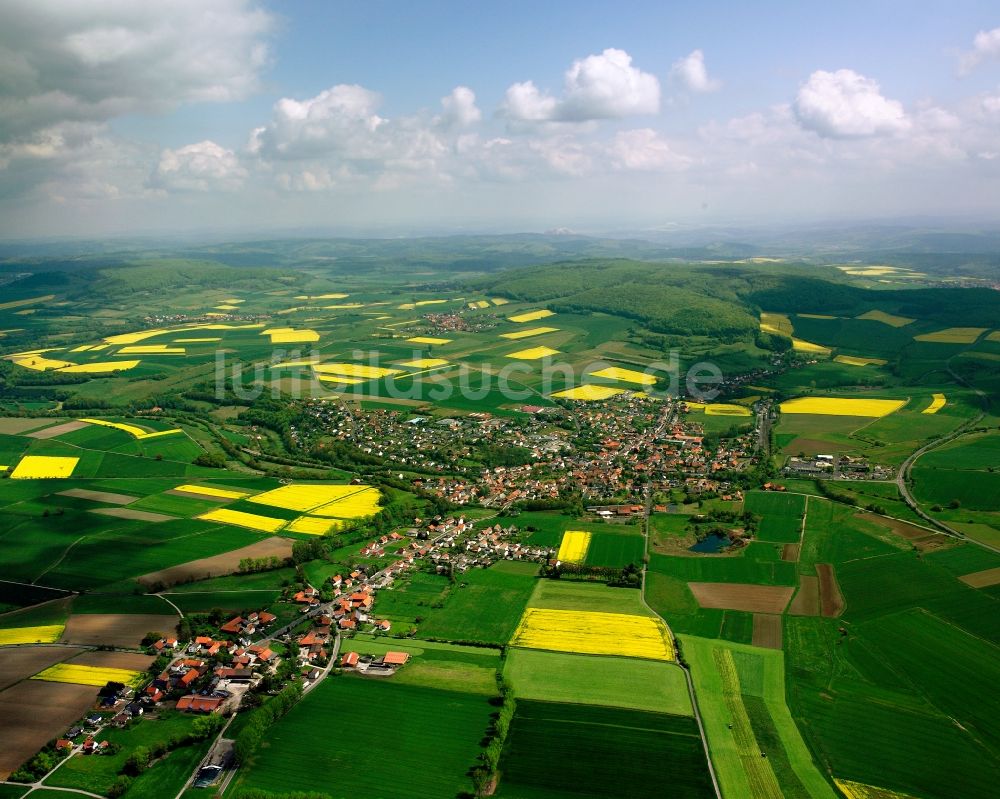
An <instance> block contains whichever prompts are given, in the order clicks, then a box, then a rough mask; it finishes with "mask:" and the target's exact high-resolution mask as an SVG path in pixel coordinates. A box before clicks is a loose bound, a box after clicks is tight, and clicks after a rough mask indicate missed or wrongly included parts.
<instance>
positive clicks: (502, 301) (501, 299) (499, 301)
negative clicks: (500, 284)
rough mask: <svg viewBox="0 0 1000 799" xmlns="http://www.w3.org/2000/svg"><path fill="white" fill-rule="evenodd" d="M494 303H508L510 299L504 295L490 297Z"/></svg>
mask: <svg viewBox="0 0 1000 799" xmlns="http://www.w3.org/2000/svg"><path fill="white" fill-rule="evenodd" d="M490 302H492V303H493V304H494V305H506V304H507V303H508V302H510V300H505V299H504V298H503V297H493V298H491V299H490Z"/></svg>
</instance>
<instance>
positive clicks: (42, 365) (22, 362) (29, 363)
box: [12, 355, 73, 372]
mask: <svg viewBox="0 0 1000 799" xmlns="http://www.w3.org/2000/svg"><path fill="white" fill-rule="evenodd" d="M12 360H13V361H14V363H16V364H17V365H18V366H23V367H24V368H25V369H33V370H35V371H36V372H44V371H45V370H46V369H65V368H66V367H67V366H73V362H72V361H57V360H55V359H54V358H43V357H41V356H39V355H27V356H24V357H21V358H13V359H12Z"/></svg>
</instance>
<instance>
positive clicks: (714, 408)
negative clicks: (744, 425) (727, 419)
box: [705, 402, 753, 416]
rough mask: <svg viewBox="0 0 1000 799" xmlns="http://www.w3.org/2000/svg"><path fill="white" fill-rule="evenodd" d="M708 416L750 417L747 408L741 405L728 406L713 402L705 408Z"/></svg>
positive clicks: (723, 403)
mask: <svg viewBox="0 0 1000 799" xmlns="http://www.w3.org/2000/svg"><path fill="white" fill-rule="evenodd" d="M705 413H706V415H708V416H752V415H753V414H751V413H750V409H749V408H744V407H743V406H742V405H730V404H728V403H725V402H713V403H710V404H708V405H706V406H705Z"/></svg>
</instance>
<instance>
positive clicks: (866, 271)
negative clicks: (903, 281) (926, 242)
mask: <svg viewBox="0 0 1000 799" xmlns="http://www.w3.org/2000/svg"><path fill="white" fill-rule="evenodd" d="M837 269H839V270H840V271H842V272H845V273H847V274H848V275H864V276H867V277H882V276H884V275H892V274H895V273H896V272H900V271H902V270H901V269H900V268H899V267H896V266H838V267H837Z"/></svg>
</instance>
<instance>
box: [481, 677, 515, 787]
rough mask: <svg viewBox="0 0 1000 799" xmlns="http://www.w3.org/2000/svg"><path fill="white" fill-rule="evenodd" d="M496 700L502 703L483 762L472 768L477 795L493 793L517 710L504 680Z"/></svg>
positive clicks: (508, 686)
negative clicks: (501, 757) (502, 754)
mask: <svg viewBox="0 0 1000 799" xmlns="http://www.w3.org/2000/svg"><path fill="white" fill-rule="evenodd" d="M494 701H497V702H499V703H500V710H499V712H498V713H497V714H496V717H495V718H494V719H493V724H492V726H491V728H490V733H489V738H488V742H487V744H486V748H485V750H484V751H483V756H482V757H483V763H482V765H480V766H477V767H476V768H474V769H473V770H472V783H473V785H474V786H475V788H476V796H491V795H492V794H493V791H494V789H495V787H496V780H497V778H498V769H499V766H500V755H501V753H502V752H503V746H504V742H505V741H506V740H507V735H508V734H509V733H510V725H511V722H513V720H514V713H515V711H516V710H517V701H516V700H515V699H514V692H513V691H512V690H511V688H510V685H508V684H507V683H506V682H504V681H502V680H501V681H500V695H499V696H498V697H497V699H496V700H494Z"/></svg>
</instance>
